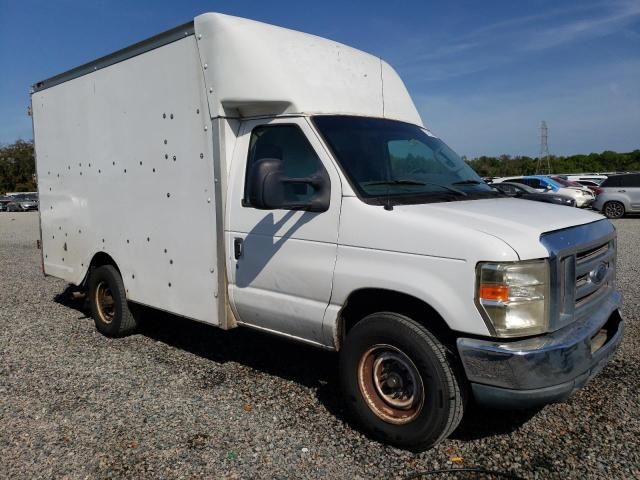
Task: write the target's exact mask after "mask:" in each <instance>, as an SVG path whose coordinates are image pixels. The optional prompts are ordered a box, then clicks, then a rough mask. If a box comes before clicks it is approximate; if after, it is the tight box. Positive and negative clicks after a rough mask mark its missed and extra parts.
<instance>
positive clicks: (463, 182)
mask: <svg viewBox="0 0 640 480" xmlns="http://www.w3.org/2000/svg"><path fill="white" fill-rule="evenodd" d="M482 183H483V182H479V181H478V180H461V181H460V182H453V183H452V184H451V185H481V184H482Z"/></svg>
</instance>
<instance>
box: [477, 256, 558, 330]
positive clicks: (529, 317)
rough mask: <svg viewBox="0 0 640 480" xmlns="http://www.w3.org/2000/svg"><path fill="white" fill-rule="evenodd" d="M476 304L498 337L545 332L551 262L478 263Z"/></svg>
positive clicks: (547, 317) (547, 316) (547, 319)
mask: <svg viewBox="0 0 640 480" xmlns="http://www.w3.org/2000/svg"><path fill="white" fill-rule="evenodd" d="M476 304H477V306H478V308H479V309H480V313H481V314H482V316H483V317H484V319H485V320H486V321H487V326H489V329H490V330H492V331H493V333H495V335H496V336H498V337H518V336H525V335H536V334H539V333H544V332H545V331H546V330H547V327H548V325H549V264H548V262H547V261H546V260H535V261H531V262H513V263H488V262H482V263H479V264H478V266H477V284H476Z"/></svg>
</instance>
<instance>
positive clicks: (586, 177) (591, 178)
mask: <svg viewBox="0 0 640 480" xmlns="http://www.w3.org/2000/svg"><path fill="white" fill-rule="evenodd" d="M563 177H565V178H566V179H567V180H571V181H573V182H580V181H582V180H587V181H590V182H594V183H596V184H598V185H600V184H601V183H602V182H604V181H605V180H606V179H607V175H598V174H593V175H563Z"/></svg>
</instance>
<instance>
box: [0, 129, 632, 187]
mask: <svg viewBox="0 0 640 480" xmlns="http://www.w3.org/2000/svg"><path fill="white" fill-rule="evenodd" d="M465 160H466V162H467V163H468V164H469V165H471V167H473V169H474V170H475V171H476V172H478V174H480V175H481V176H483V177H506V176H512V175H532V174H535V173H536V166H537V162H538V159H537V158H534V157H526V156H515V157H512V156H510V155H500V156H499V157H487V156H484V155H483V156H481V157H478V158H474V159H471V160H469V159H465ZM550 163H551V170H552V172H554V173H581V172H627V171H640V150H634V151H632V152H627V153H618V152H612V151H610V150H606V151H604V152H602V153H590V154H589V155H570V156H555V155H554V156H551V157H550ZM35 171H36V167H35V155H34V151H33V141H25V140H17V141H16V142H15V143H12V144H10V145H0V194H2V193H4V192H31V191H35V190H36V189H37V186H36V178H35Z"/></svg>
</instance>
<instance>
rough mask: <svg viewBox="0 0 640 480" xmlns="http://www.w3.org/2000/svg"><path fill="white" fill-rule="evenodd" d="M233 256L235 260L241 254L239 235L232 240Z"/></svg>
mask: <svg viewBox="0 0 640 480" xmlns="http://www.w3.org/2000/svg"><path fill="white" fill-rule="evenodd" d="M233 256H234V257H235V258H236V260H238V259H239V258H240V257H241V256H242V239H241V238H240V237H236V238H235V239H234V240H233Z"/></svg>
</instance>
